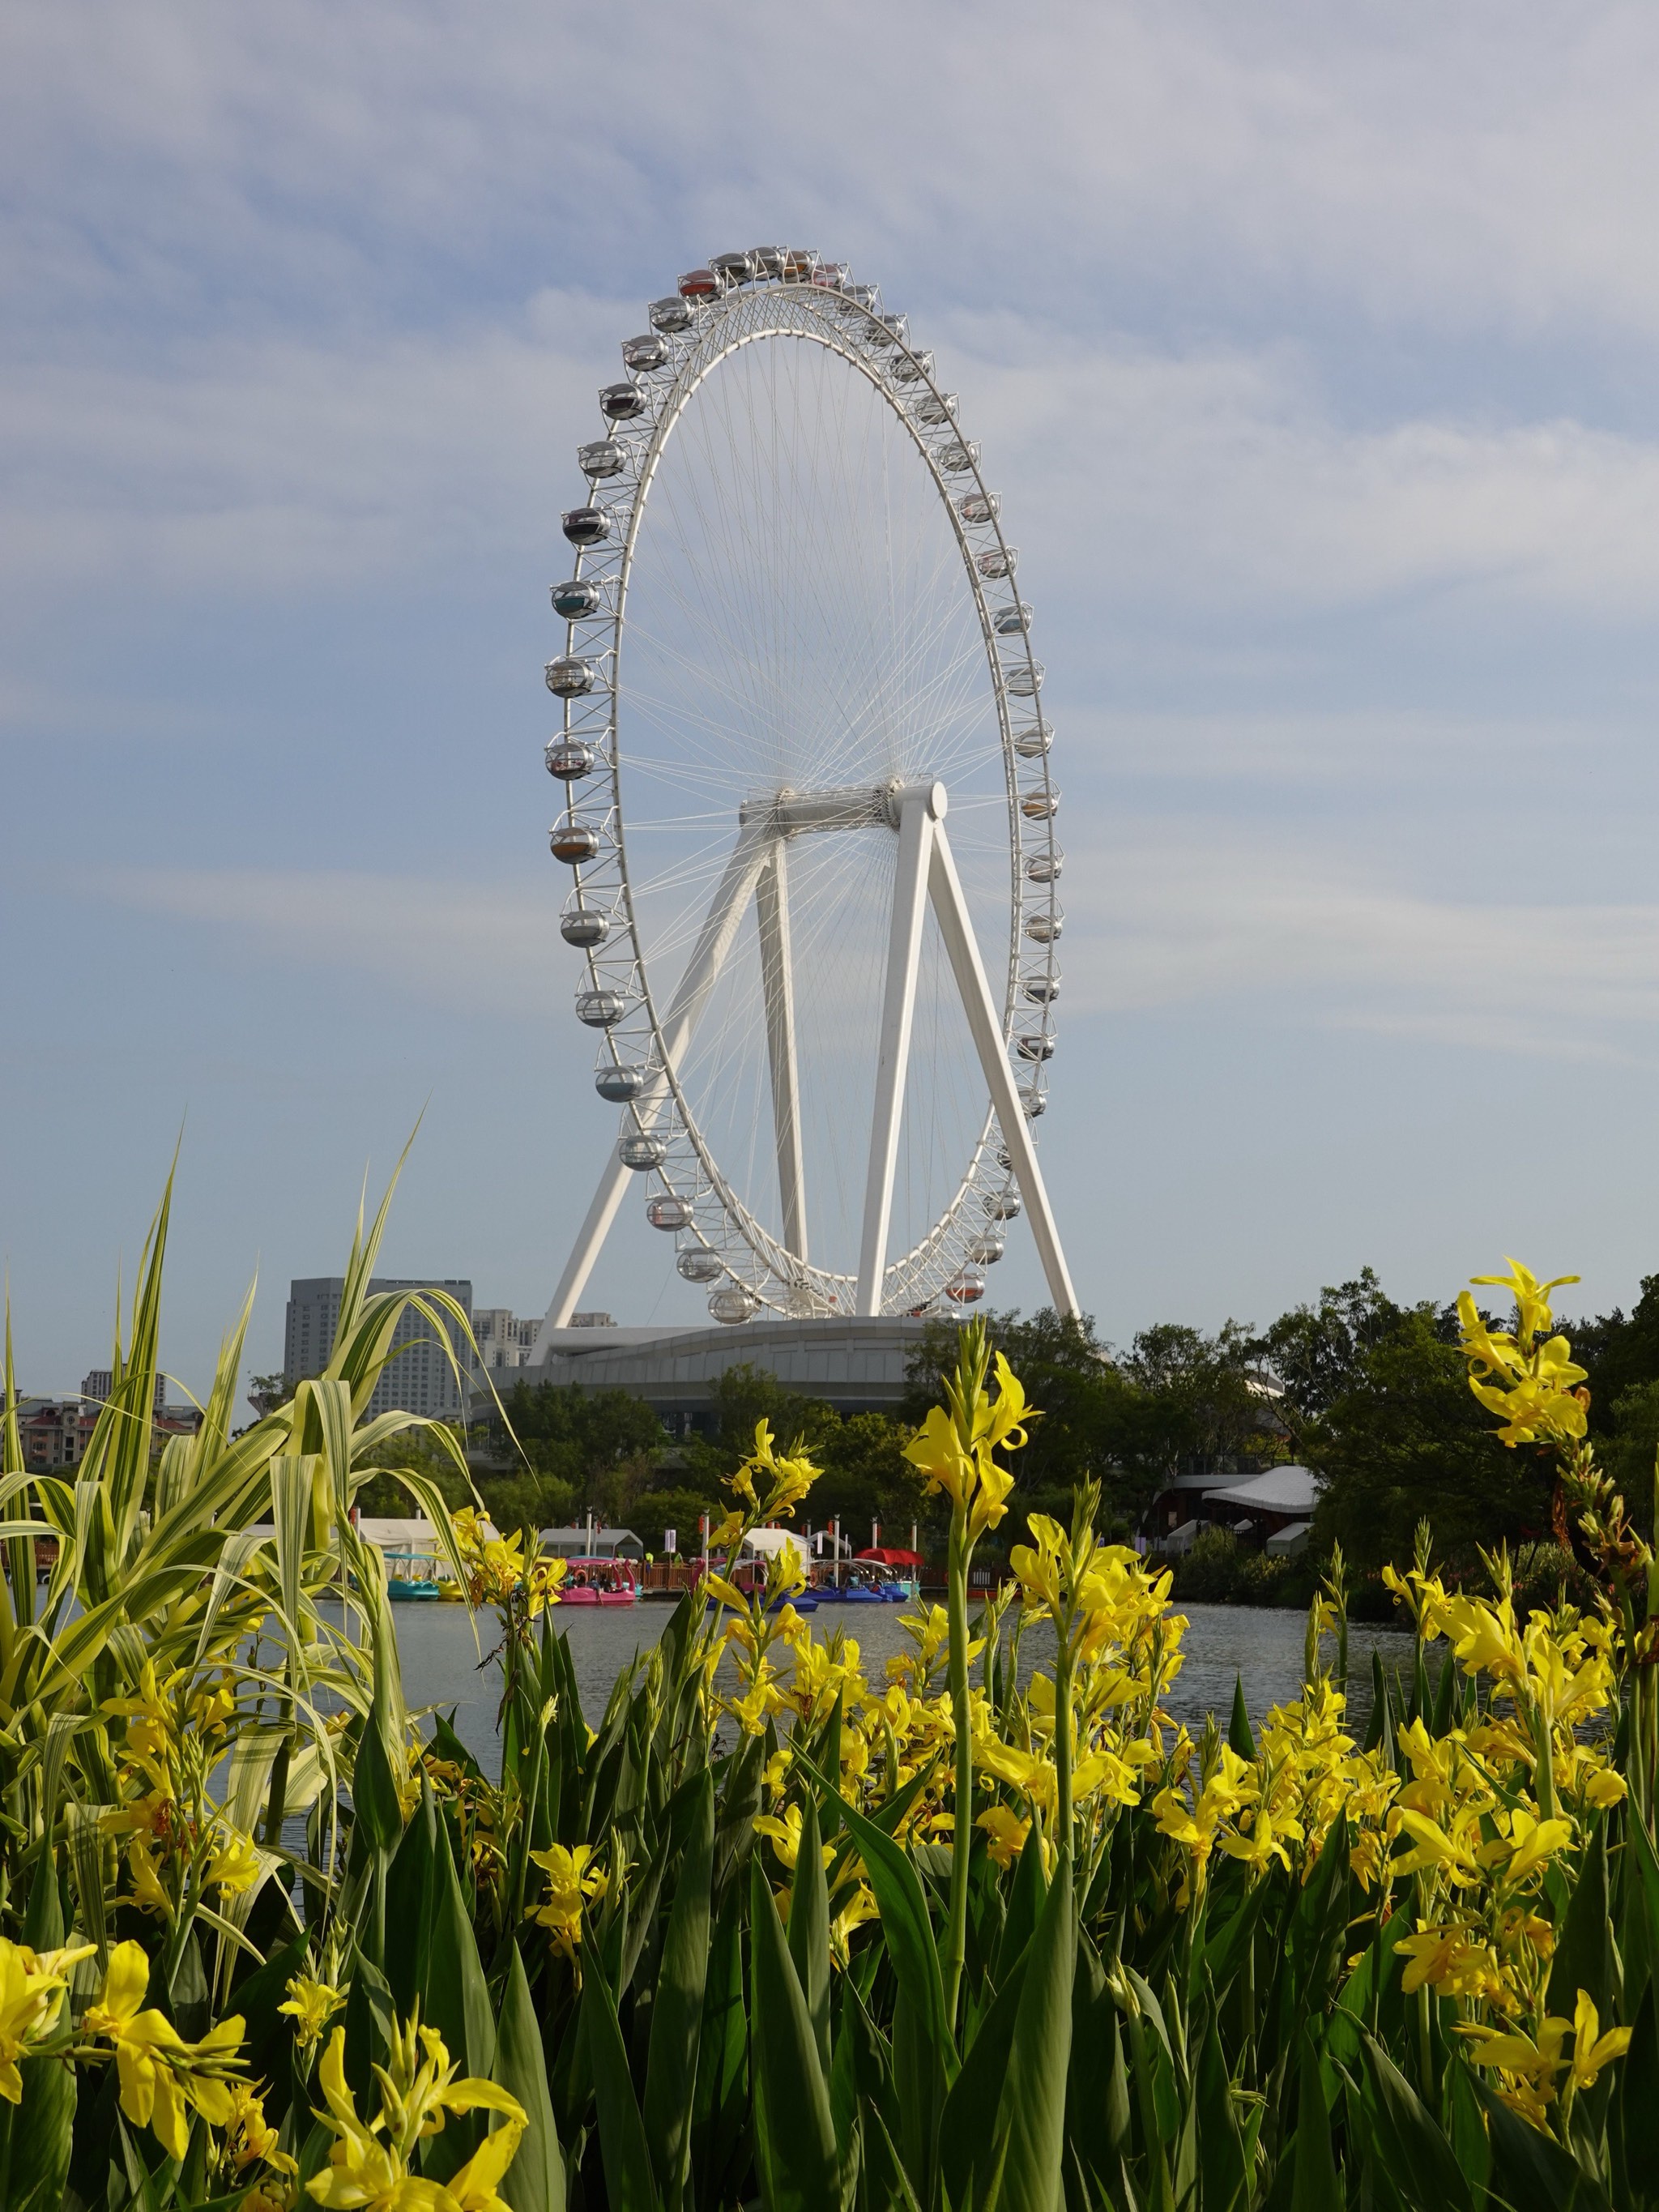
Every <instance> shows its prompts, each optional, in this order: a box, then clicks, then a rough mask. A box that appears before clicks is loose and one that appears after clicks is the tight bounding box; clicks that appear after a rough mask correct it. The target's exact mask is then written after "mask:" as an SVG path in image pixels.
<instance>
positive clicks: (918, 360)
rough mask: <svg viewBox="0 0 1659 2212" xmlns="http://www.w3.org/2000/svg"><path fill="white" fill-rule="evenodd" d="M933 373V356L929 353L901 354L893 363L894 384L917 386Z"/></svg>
mask: <svg viewBox="0 0 1659 2212" xmlns="http://www.w3.org/2000/svg"><path fill="white" fill-rule="evenodd" d="M932 374H933V355H932V354H930V353H903V354H901V355H900V356H899V357H898V359H897V360H896V362H894V363H893V381H894V383H895V384H917V383H920V382H921V379H922V378H923V377H924V376H931V375H932Z"/></svg>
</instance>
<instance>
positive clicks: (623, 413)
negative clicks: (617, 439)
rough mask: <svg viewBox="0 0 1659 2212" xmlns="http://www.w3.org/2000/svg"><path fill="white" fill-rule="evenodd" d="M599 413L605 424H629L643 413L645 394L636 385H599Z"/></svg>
mask: <svg viewBox="0 0 1659 2212" xmlns="http://www.w3.org/2000/svg"><path fill="white" fill-rule="evenodd" d="M599 412H600V414H601V415H603V416H605V419H606V421H607V422H632V421H633V420H634V418H635V416H636V415H643V414H644V412H645V394H644V392H641V390H640V387H639V386H638V385H637V384H604V385H601V386H600V387H599Z"/></svg>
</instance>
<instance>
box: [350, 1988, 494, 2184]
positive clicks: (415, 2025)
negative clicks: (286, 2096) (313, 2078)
mask: <svg viewBox="0 0 1659 2212" xmlns="http://www.w3.org/2000/svg"><path fill="white" fill-rule="evenodd" d="M387 2056H388V2060H389V2063H388V2064H387V2065H386V2066H385V2067H384V2068H382V2067H376V2069H374V2070H375V2078H376V2080H377V2081H379V2083H380V2116H379V2118H377V2119H376V2120H374V2122H373V2123H372V2124H371V2123H369V2122H367V2121H365V2120H363V2119H362V2118H359V2116H358V2113H357V2110H356V2106H355V2105H354V2104H353V2103H352V2100H351V2091H350V2088H349V2085H348V2084H347V2081H346V2078H345V2030H344V2029H343V2028H339V2027H337V2028H336V2029H335V2031H334V2033H333V2034H332V2035H331V2037H330V2039H329V2045H328V2049H327V2050H326V2051H325V2053H324V2054H323V2063H322V2066H321V2069H319V2075H318V2080H319V2084H320V2086H321V2088H322V2092H323V2097H324V2101H325V2104H326V2105H327V2106H328V2110H327V2111H326V2112H323V2113H321V2114H319V2118H321V2119H322V2121H323V2122H324V2124H325V2126H327V2127H328V2128H329V2129H330V2130H331V2131H332V2133H333V2135H334V2138H335V2141H334V2148H333V2149H332V2150H331V2152H330V2154H329V2163H328V2166H326V2167H325V2170H324V2171H323V2172H321V2173H319V2174H317V2175H316V2176H314V2178H313V2179H312V2180H311V2181H309V2182H307V2185H306V2186H307V2190H308V2191H309V2192H310V2194H311V2195H312V2196H313V2197H315V2198H316V2200H317V2202H318V2203H319V2204H321V2205H322V2206H324V2207H325V2212H506V2208H505V2206H504V2205H503V2204H502V2202H501V2197H500V2195H499V2192H498V2186H497V2185H498V2184H499V2183H500V2181H501V2178H502V2176H503V2175H504V2174H505V2172H507V2167H508V2166H510V2165H511V2164H512V2161H513V2156H514V2154H515V2153H516V2152H517V2150H518V2148H519V2144H520V2142H521V2141H522V2139H523V2136H524V2130H525V2125H526V2118H525V2112H524V2107H523V2106H521V2105H520V2103H519V2102H518V2100H516V2098H513V2097H510V2096H508V2094H507V2092H506V2090H505V2089H500V2088H497V2087H496V2086H495V2083H494V2082H493V2081H482V2080H480V2079H478V2078H477V2076H476V2075H475V2076H470V2077H468V2078H467V2079H465V2080H464V2081H457V2080H456V2079H455V2069H454V2068H453V2066H452V2065H451V2064H450V2063H449V2052H448V2051H447V2048H446V2046H445V2044H444V2040H443V2038H442V2037H441V2035H440V2034H438V2033H437V2032H436V2030H435V2029H434V2028H430V2027H422V2026H421V2024H420V2015H419V2013H418V2011H417V2012H416V2015H415V2016H414V2017H413V2018H412V2019H411V2020H410V2021H407V2022H394V2023H393V2026H392V2038H391V2047H390V2050H389V2051H388V2054H387ZM451 2112H453V2113H462V2112H496V2113H499V2114H501V2118H502V2123H503V2124H502V2125H501V2127H499V2128H498V2129H496V2130H495V2132H494V2133H493V2134H491V2135H489V2136H485V2138H484V2140H483V2142H482V2143H481V2144H480V2145H479V2147H478V2148H477V2151H475V2152H474V2153H473V2154H472V2156H471V2158H470V2159H469V2160H467V2162H466V2164H465V2166H462V2167H461V2169H460V2170H459V2172H457V2173H455V2174H454V2175H453V2176H452V2177H451V2179H450V2180H449V2181H448V2183H447V2184H444V2183H441V2182H435V2181H431V2180H428V2179H426V2178H425V2177H424V2176H423V2175H418V2174H416V2173H414V2172H411V2170H410V2167H411V2161H412V2160H413V2158H414V2155H415V2152H416V2146H417V2144H419V2143H420V2142H421V2141H422V2139H423V2138H424V2137H426V2136H432V2135H435V2134H436V2133H437V2132H438V2130H440V2129H441V2127H442V2126H443V2124H444V2118H445V2115H446V2114H447V2113H451ZM382 2138H384V2140H382Z"/></svg>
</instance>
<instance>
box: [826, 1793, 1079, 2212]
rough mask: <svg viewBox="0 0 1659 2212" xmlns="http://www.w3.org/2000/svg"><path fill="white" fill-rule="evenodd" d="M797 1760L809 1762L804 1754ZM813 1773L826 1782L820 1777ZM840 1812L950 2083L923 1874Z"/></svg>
mask: <svg viewBox="0 0 1659 2212" xmlns="http://www.w3.org/2000/svg"><path fill="white" fill-rule="evenodd" d="M798 1756H799V1755H798ZM799 1763H800V1764H801V1765H805V1760H804V1759H801V1760H799ZM815 1779H817V1780H818V1781H819V1782H820V1785H821V1786H823V1784H822V1778H821V1777H815ZM842 1819H843V1820H845V1822H846V1824H847V1826H848V1830H849V1832H850V1833H851V1837H852V1840H853V1842H854V1845H855V1846H856V1847H857V1850H858V1852H859V1855H860V1857H861V1858H862V1859H863V1861H864V1869H865V1872H866V1875H868V1876H869V1878H870V1887H871V1889H872V1891H873V1893H874V1894H875V1899H876V1904H877V1906H878V1909H879V1911H880V1913H881V1932H882V1934H883V1936H884V1937H885V1938H886V1942H887V1955H888V1957H889V1958H890V1960H892V1962H893V1972H895V1973H896V1975H897V1977H898V1982H899V1987H900V1988H901V1989H902V1990H903V1991H904V1993H905V1995H906V1996H907V1997H908V2000H909V2002H910V2004H911V2006H912V2007H913V2008H914V2009H915V2014H916V2015H917V2020H918V2022H919V2025H920V2028H921V2033H922V2034H923V2035H924V2036H925V2037H926V2038H927V2040H928V2042H929V2044H930V2045H931V2047H932V2049H933V2053H934V2055H935V2057H936V2059H937V2062H938V2063H939V2067H940V2069H942V2071H943V2073H944V2076H945V2087H947V2088H948V2087H949V2086H950V2084H951V2082H952V2081H954V2080H955V2079H956V2075H957V2051H956V2043H955V2040H954V2039H953V2038H952V2036H951V2029H950V2024H949V2022H948V2021H946V2019H945V1983H944V1978H943V1977H942V1976H941V1974H940V1972H939V1947H938V1945H937V1943H936V1942H934V1940H933V1922H932V1921H931V1920H930V1919H929V1918H928V1916H927V1898H926V1897H925V1896H924V1895H923V1893H922V1887H921V1876H920V1875H918V1874H917V1872H916V1870H915V1867H913V1866H912V1865H911V1863H910V1862H909V1859H908V1857H906V1855H905V1852H904V1850H903V1848H902V1845H901V1844H896V1843H895V1842H894V1841H893V1839H892V1838H891V1837H890V1836H888V1835H884V1834H883V1832H882V1831H881V1830H880V1829H879V1828H878V1827H877V1826H876V1825H875V1823H874V1822H873V1821H872V1820H866V1818H865V1816H864V1814H862V1813H860V1812H859V1811H858V1810H857V1809H856V1808H854V1807H853V1806H851V1805H847V1804H843V1805H842ZM1049 2212H1052V2208H1049Z"/></svg>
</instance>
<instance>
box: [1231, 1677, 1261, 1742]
mask: <svg viewBox="0 0 1659 2212" xmlns="http://www.w3.org/2000/svg"><path fill="white" fill-rule="evenodd" d="M1227 1742H1228V1745H1229V1747H1231V1749H1232V1750H1233V1751H1235V1752H1237V1754H1238V1756H1239V1757H1240V1758H1241V1759H1254V1758H1255V1736H1254V1735H1251V1733H1250V1712H1249V1706H1248V1705H1246V1704H1245V1702H1244V1677H1243V1675H1242V1674H1235V1675H1234V1676H1233V1713H1232V1718H1231V1720H1230V1721H1229V1722H1228V1723H1227Z"/></svg>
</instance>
